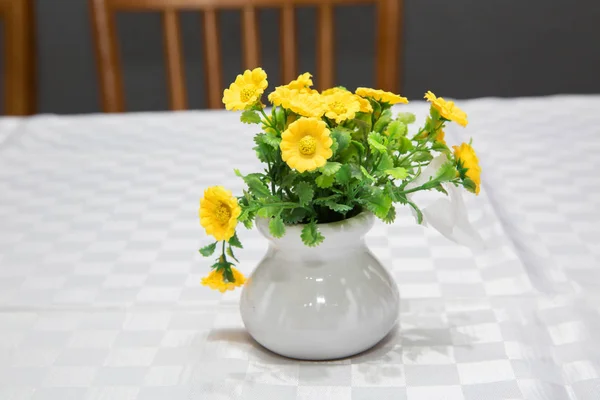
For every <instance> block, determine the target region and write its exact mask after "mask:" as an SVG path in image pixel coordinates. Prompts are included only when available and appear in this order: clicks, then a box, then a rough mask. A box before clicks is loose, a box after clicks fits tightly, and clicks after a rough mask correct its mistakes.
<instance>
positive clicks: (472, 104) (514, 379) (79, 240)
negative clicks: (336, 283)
mask: <svg viewBox="0 0 600 400" xmlns="http://www.w3.org/2000/svg"><path fill="white" fill-rule="evenodd" d="M460 105H461V107H463V108H464V109H465V110H466V111H467V112H468V113H469V119H470V121H471V123H470V125H469V127H468V128H467V129H462V128H460V127H457V128H452V129H449V130H448V132H447V136H448V141H449V142H451V143H456V144H458V143H459V142H461V141H468V139H469V137H473V139H474V146H475V148H476V149H477V150H478V153H479V155H480V159H481V164H482V167H483V171H484V172H483V182H484V184H483V189H482V192H481V195H480V196H479V197H474V196H467V197H468V205H469V208H470V215H471V219H472V221H473V222H474V224H475V226H476V227H477V229H478V230H479V231H480V232H481V234H482V236H483V237H484V239H485V240H486V242H487V245H488V249H487V250H486V251H482V252H476V253H474V252H473V251H471V250H469V249H466V248H462V247H460V246H458V245H456V244H454V243H451V242H449V241H448V240H446V239H444V238H443V237H441V236H440V235H439V234H438V233H437V232H435V231H432V230H429V229H425V228H423V227H421V226H417V225H416V224H415V222H414V220H413V219H412V217H411V215H410V213H409V212H408V211H406V210H404V211H403V212H402V213H400V218H399V220H398V221H397V222H396V224H395V225H392V226H386V225H383V224H378V225H377V226H376V227H375V228H374V229H373V231H372V233H371V234H370V236H369V238H368V241H369V244H370V246H371V247H372V249H373V251H374V252H375V253H376V255H377V256H379V257H380V259H381V260H382V261H383V262H384V263H385V264H387V266H388V267H389V268H390V270H391V271H393V274H394V276H395V278H396V279H397V282H398V285H399V289H400V293H401V298H402V307H401V309H402V310H401V325H400V326H399V328H398V329H397V330H396V331H395V332H394V333H393V334H391V335H390V336H389V337H388V338H387V339H386V340H385V341H384V342H383V343H381V344H380V345H379V346H377V347H376V348H375V349H373V350H371V351H369V352H366V353H364V354H362V355H359V356H356V357H353V358H351V359H345V360H339V361H334V362H326V363H310V362H298V361H293V360H288V359H283V358H280V357H278V356H276V355H274V354H271V353H269V352H268V351H266V350H264V349H262V348H260V347H259V346H258V345H257V344H255V343H254V342H253V341H252V340H251V339H250V338H249V337H248V335H247V334H246V333H245V331H244V330H243V326H242V323H241V319H240V317H239V312H238V299H239V291H238V292H228V293H226V294H224V295H222V294H220V293H218V292H213V291H210V290H209V289H207V288H205V287H203V286H200V285H199V281H200V278H201V277H202V276H203V275H205V274H206V273H207V271H208V265H209V264H208V262H207V261H206V260H205V259H203V258H202V257H200V255H198V253H197V249H198V248H199V247H200V246H201V245H203V244H206V243H208V239H207V238H206V237H205V236H204V232H203V229H202V228H201V227H200V225H199V223H198V218H197V207H198V200H199V198H200V196H201V194H202V192H203V190H204V188H206V187H207V186H209V185H214V184H222V185H225V186H227V187H229V188H231V189H233V190H234V191H239V190H240V189H241V188H242V184H241V182H240V181H239V180H238V179H237V178H236V177H235V176H234V174H233V171H232V169H233V168H234V167H237V168H240V169H241V170H242V171H243V172H249V171H252V170H254V169H255V168H257V167H258V162H257V161H256V160H255V158H254V154H253V151H252V150H251V146H252V133H254V131H255V129H256V127H255V126H248V125H242V124H240V123H239V122H238V119H237V118H238V116H237V115H236V114H234V113H225V112H212V111H210V112H184V113H158V114H129V115H106V116H105V115H92V116H64V117H59V116H38V117H33V118H29V119H0V399H2V400H17V399H18V400H23V399H35V400H41V399H52V400H69V399H74V400H100V399H102V400H133V399H138V400H149V399H161V400H164V399H170V400H179V399H202V400H204V399H207V400H216V399H244V400H245V399H252V400H263V399H265V400H266V399H277V400H295V399H298V400H304V399H315V400H324V399H332V400H371V399H373V400H401V399H408V400H413V399H423V400H435V399H444V400H454V399H467V400H493V399H536V400H542V399H544V400H546V399H557V400H564V399H571V400H575V399H577V400H584V399H585V400H588V399H589V400H597V399H599V398H600V315H599V310H600V224H599V223H600V173H599V171H600V155H599V154H600V96H589V97H583V96H558V97H548V98H531V99H508V100H500V99H481V100H471V101H461V102H460ZM403 108H404V110H409V111H413V112H416V113H417V114H418V115H419V116H420V117H421V118H422V117H423V116H424V115H425V113H426V106H425V104H424V103H422V102H415V103H411V104H410V105H408V106H404V107H403ZM241 236H242V240H243V242H244V244H245V247H246V248H245V250H243V251H241V252H239V253H240V256H241V261H242V264H241V269H242V271H243V272H245V273H249V272H250V271H251V270H252V268H253V267H254V265H255V264H256V262H257V261H258V259H259V258H260V257H261V256H262V254H263V252H264V251H265V249H266V242H265V240H264V239H262V238H260V237H259V236H258V234H257V233H256V232H254V231H251V232H246V231H243V232H242V235H241Z"/></svg>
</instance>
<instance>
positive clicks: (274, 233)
mask: <svg viewBox="0 0 600 400" xmlns="http://www.w3.org/2000/svg"><path fill="white" fill-rule="evenodd" d="M312 84H313V83H312V80H311V75H310V74H309V73H305V74H302V75H300V76H299V77H298V78H297V79H296V80H294V81H292V82H290V83H289V84H288V85H285V86H279V87H276V88H275V89H274V90H273V91H272V92H271V93H270V94H269V95H268V101H269V103H271V105H272V108H270V110H268V111H266V110H265V103H263V100H264V99H263V94H264V92H265V90H266V89H267V75H266V73H265V72H264V71H263V70H262V69H261V68H256V69H254V70H247V71H245V72H244V73H243V74H242V75H238V76H237V78H236V80H235V82H233V83H232V84H231V85H230V86H229V88H228V89H225V91H224V93H223V102H224V103H225V106H226V108H227V109H228V110H237V111H242V113H241V117H240V119H241V121H242V122H243V123H246V124H256V125H258V127H259V128H260V133H257V134H256V135H255V136H254V142H255V144H256V146H255V147H254V151H255V152H256V156H257V157H258V159H259V160H260V161H261V162H262V163H263V164H264V166H265V168H264V170H262V171H255V172H247V171H243V172H241V171H238V170H235V173H236V174H237V175H238V176H239V177H240V178H241V179H243V180H244V182H245V185H246V190H244V191H243V193H241V194H240V195H239V196H233V195H232V194H231V192H230V191H228V190H226V189H225V188H223V187H221V186H215V187H210V188H208V189H206V191H205V192H204V197H203V198H202V199H201V201H200V209H199V216H200V222H201V224H202V226H203V227H204V228H205V230H206V233H207V234H208V235H211V236H213V237H214V239H215V242H214V243H212V244H209V245H208V246H206V247H203V248H202V249H200V253H201V254H202V255H203V256H206V257H209V256H212V255H213V254H214V253H215V251H217V250H218V257H217V258H216V262H215V263H214V264H213V265H212V271H211V272H210V274H209V275H208V276H207V277H205V278H203V279H202V284H204V285H206V286H209V287H210V288H212V289H217V290H220V291H222V292H223V291H226V290H232V289H234V288H235V287H238V286H241V285H243V284H244V283H245V282H246V279H245V277H244V276H243V275H242V274H241V273H240V272H239V271H238V270H237V269H236V268H235V267H234V262H235V261H237V259H236V257H235V255H234V248H242V244H241V243H240V240H239V239H238V236H237V235H236V229H237V226H238V223H242V224H243V225H244V226H245V227H246V228H247V229H251V228H252V226H253V223H254V222H256V224H257V225H258V228H259V230H260V231H261V232H262V233H263V234H264V235H265V236H266V237H267V238H268V239H269V240H271V242H272V244H273V248H274V249H275V250H277V249H282V248H283V249H284V250H285V249H286V246H288V248H287V250H286V251H284V252H283V253H286V254H287V256H285V255H281V257H282V258H280V259H278V261H277V263H276V264H278V265H284V267H280V268H281V270H280V271H279V274H280V275H277V274H278V273H273V274H271V275H269V274H266V275H265V274H263V275H264V276H263V277H262V278H260V279H263V280H264V279H267V280H269V279H270V280H271V284H272V285H276V287H278V288H279V287H282V286H285V285H284V284H283V283H282V282H284V281H285V280H286V279H288V278H289V277H291V276H293V275H294V274H296V273H297V272H298V270H301V269H302V268H303V267H304V266H305V265H306V264H307V263H308V264H313V266H314V265H320V266H323V265H326V264H328V263H329V264H331V263H333V264H336V263H337V264H340V263H344V264H347V263H352V262H354V260H356V259H360V255H358V256H357V255H355V256H354V259H353V260H345V261H344V260H342V258H343V257H344V254H348V253H352V251H350V250H351V249H350V250H349V249H348V247H347V246H346V247H345V244H344V243H341V242H340V241H339V240H337V239H336V238H334V237H332V238H330V237H329V235H334V236H335V235H338V234H339V233H340V232H342V233H344V232H345V234H346V236H345V239H344V242H345V243H349V242H351V241H352V238H351V237H349V236H348V235H347V234H348V232H350V233H351V232H352V229H353V228H352V226H355V227H356V226H357V224H354V225H352V224H351V221H353V220H357V221H363V222H364V224H367V225H368V224H369V220H372V218H373V216H374V217H376V218H379V219H380V220H382V221H383V222H385V223H386V224H391V223H393V222H394V220H395V218H396V208H395V205H396V204H400V205H405V206H407V207H410V208H411V209H412V210H413V213H414V214H415V216H416V219H417V222H418V223H422V222H423V219H424V217H423V212H422V210H421V209H420V207H419V206H418V205H417V204H416V203H415V201H413V197H412V195H413V194H415V193H416V192H420V191H438V192H440V193H441V194H444V195H448V193H449V191H456V190H457V189H460V188H464V189H466V190H467V191H469V192H472V193H475V194H478V193H479V187H480V171H481V170H480V167H479V165H478V160H477V157H476V155H475V152H474V150H473V148H472V147H471V145H470V143H462V144H461V145H460V146H454V147H453V150H452V149H450V147H449V146H448V145H447V143H446V142H445V138H444V128H445V126H446V125H447V124H448V123H450V122H455V123H458V124H459V125H461V126H466V125H467V115H466V114H465V113H464V112H463V111H462V110H461V109H460V108H458V107H457V106H456V105H455V104H454V103H453V102H452V101H446V100H444V99H443V98H441V97H436V96H435V95H434V94H433V93H432V92H427V93H426V94H425V98H426V99H427V100H428V101H429V102H430V103H431V107H430V112H429V115H428V117H427V119H426V120H425V123H424V124H423V126H422V127H421V128H420V129H418V130H417V131H416V132H414V133H413V134H409V126H410V125H411V124H413V123H414V122H415V115H413V114H411V113H407V112H400V113H398V114H396V115H394V114H393V113H392V106H393V105H394V104H406V103H408V100H407V99H406V98H404V97H401V96H399V95H397V94H394V93H390V92H386V91H382V90H376V89H369V88H363V87H361V88H358V89H356V91H355V92H354V93H353V92H351V91H349V90H347V89H346V88H343V87H335V88H332V89H328V90H325V91H323V92H318V91H316V90H314V89H312V88H311V86H312ZM346 222H348V223H347V224H345V223H346ZM359 225H360V223H359ZM366 230H368V229H366ZM366 230H362V231H360V230H359V231H357V232H355V233H356V235H357V240H362V236H364V234H365V233H366ZM290 235H292V236H291V237H290ZM284 239H285V240H287V242H286V241H285V240H284ZM330 240H331V242H330V243H329V247H328V241H330ZM286 243H287V244H286ZM336 243H337V244H338V246H337V247H335V245H336ZM332 246H333V247H332ZM300 247H305V248H306V249H307V250H306V252H310V251H312V253H306V252H304V250H302V249H300ZM321 247H322V248H324V249H326V250H323V251H327V252H328V253H329V254H331V253H332V252H334V253H335V252H337V253H339V254H340V255H339V257H341V258H338V259H337V260H335V261H323V259H322V258H320V256H319V255H318V254H319V251H318V250H316V249H319V248H321ZM353 248H363V246H362V245H360V244H358V242H357V244H356V246H354V247H353ZM308 249H310V250H308ZM275 252H276V251H275ZM271 253H272V252H271ZM367 253H369V252H368V250H367V249H366V248H364V249H363V250H361V254H363V255H364V254H367ZM290 254H295V258H294V259H292V258H290ZM306 254H313V256H310V255H306ZM369 254H370V253H369ZM271 256H272V255H271ZM268 257H269V256H267V258H268ZM286 257H288V258H286ZM328 257H330V256H328ZM369 257H371V256H369ZM275 258H277V256H275ZM298 259H299V260H303V261H301V262H300V261H298ZM328 260H329V258H328ZM297 261H298V262H300V264H297V265H296V264H294V263H296V262H297ZM363 261H364V262H363V265H362V266H358V267H357V271H358V270H361V271H362V272H360V273H361V274H363V275H364V274H365V263H366V264H368V265H370V266H372V265H374V264H377V262H376V261H373V259H372V258H369V259H368V260H363ZM264 263H265V262H264V261H263V264H264ZM292 264H294V265H296V267H294V268H295V269H294V270H290V271H289V274H288V275H285V276H284V275H281V273H282V270H283V269H285V268H287V267H289V266H290V265H292ZM367 267H368V266H367ZM260 268H261V265H259V268H257V270H256V271H255V273H257V274H258V275H257V276H256V280H258V279H259V275H260V273H259V271H258V270H259V269H260ZM367 269H368V268H367ZM312 271H313V272H310V273H308V275H310V276H316V275H315V272H314V270H312ZM367 272H368V271H367ZM380 272H381V273H379V272H378V275H381V276H383V275H385V274H387V273H386V272H385V271H384V269H382V270H381V271H380ZM340 273H341V274H342V275H343V274H346V273H348V274H350V272H340V271H338V272H331V274H340ZM331 274H330V273H329V272H328V273H323V274H322V275H323V276H326V277H327V276H330V275H331ZM304 275H305V276H304V278H306V276H308V275H306V274H304ZM317 275H318V274H317ZM274 276H276V277H275V278H274ZM252 279H254V276H253V278H252ZM290 279H291V278H290ZM391 282H393V281H391ZM388 283H389V282H388ZM388 283H386V284H385V285H384V287H385V288H386V289H385V290H383V289H381V290H383V291H384V292H385V291H386V290H388V289H387V288H388V286H389V284H388ZM277 285H279V286H277ZM386 285H387V286H386ZM300 286H301V285H300V284H298V283H297V282H296V283H294V282H291V286H290V287H289V288H296V289H297V288H298V287H300ZM392 286H395V285H392ZM271 289H272V288H271ZM271 289H269V287H268V285H267V286H265V287H264V288H262V289H260V290H259V289H256V290H254V291H252V290H250V289H249V288H248V287H246V288H245V291H246V292H248V296H257V295H260V293H258V292H260V291H261V290H271ZM296 289H292V290H296ZM307 290H308V291H309V292H310V291H311V290H313V289H307ZM378 290H379V289H378ZM381 290H380V291H381ZM390 290H391V289H390ZM251 292H253V293H251ZM311 293H312V292H311ZM313 295H314V293H312V294H309V295H307V298H309V297H311V296H313ZM243 296H245V295H244V294H243ZM248 296H245V297H248ZM321 297H323V296H321ZM321 297H319V296H317V297H315V298H314V299H313V300H314V303H315V304H318V303H319V301H321V303H320V304H325V300H322V299H321V300H319V299H320V298H321ZM394 297H396V298H397V292H395V288H394V289H393V291H392V292H390V297H389V298H390V299H391V301H392V302H393V301H394ZM309 300H310V299H309ZM362 300H365V299H362ZM244 301H246V302H249V301H250V302H252V300H249V299H246V300H244V298H243V299H242V302H243V303H244ZM336 301H338V303H336V304H338V306H339V305H340V304H342V303H343V301H344V300H340V299H338V300H336ZM395 301H396V303H397V300H395ZM305 304H313V302H312V300H311V301H308V302H307V303H305ZM252 307H254V309H257V304H254V303H253V304H252V306H251V307H250V308H252ZM348 307H350V306H348ZM259 308H260V307H259ZM305 308H306V307H305ZM340 308H343V307H340ZM321 309H322V308H321ZM395 310H396V314H397V309H395ZM263 311H264V310H263ZM390 311H391V314H390V315H392V314H393V312H394V307H391V308H390ZM271 312H274V311H273V310H271ZM277 313H279V314H280V315H279V317H281V315H283V314H284V313H285V311H284V310H283V309H281V310H278V311H276V312H275V314H277ZM263 314H264V312H263ZM307 318H308V317H307ZM310 318H312V317H310ZM310 318H309V319H310ZM328 318H330V319H335V317H332V316H331V315H329V316H328ZM390 318H392V321H391V322H392V323H393V322H395V319H396V317H390ZM248 319H250V318H248ZM244 322H245V323H246V326H247V327H248V325H249V324H252V322H251V321H248V320H247V318H244ZM278 323H279V324H281V320H279V322H278ZM311 323H315V324H319V323H320V324H321V325H322V324H323V320H322V319H319V318H317V319H315V320H311V321H310V322H309V323H308V325H310V324H311ZM262 324H263V325H264V324H265V321H262ZM305 325H306V324H305ZM388 325H389V324H388ZM257 329H258V328H257ZM386 329H388V328H386ZM309 330H310V329H309ZM383 330H385V329H383ZM388 331H389V329H388ZM251 333H252V334H253V336H255V338H257V340H259V342H261V343H263V344H265V342H268V339H264V338H263V340H260V339H259V338H258V337H257V336H260V333H257V334H256V335H255V332H252V331H251ZM288 333H289V332H288ZM288 333H285V334H288ZM305 333H306V332H305ZM321 338H322V336H321ZM319 340H321V339H319ZM370 340H371V342H372V341H373V340H375V338H372V339H370ZM367 341H368V340H367ZM367 341H366V342H365V343H364V346H367V345H368V344H369V343H367ZM370 344H371V345H372V344H373V343H370ZM311 345H312V346H313V347H314V344H311ZM266 346H267V347H269V348H271V349H273V348H275V350H276V351H278V352H280V353H283V354H286V355H289V354H291V355H292V356H299V355H300V356H301V358H305V357H303V355H305V353H302V352H301V353H294V352H291V353H290V352H289V351H288V352H286V351H281V350H280V349H277V346H273V345H270V346H269V345H268V344H267V345H266ZM364 346H363V347H364ZM354 350H357V349H354ZM346 353H347V352H346ZM346 353H344V352H343V351H342V352H340V353H339V354H346ZM339 354H338V353H335V354H332V356H337V355H339ZM309 358H315V357H314V356H310V357H309ZM317 358H318V357H317Z"/></svg>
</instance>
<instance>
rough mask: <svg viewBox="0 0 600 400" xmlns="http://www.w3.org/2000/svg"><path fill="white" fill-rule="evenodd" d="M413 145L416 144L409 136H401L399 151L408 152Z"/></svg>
mask: <svg viewBox="0 0 600 400" xmlns="http://www.w3.org/2000/svg"><path fill="white" fill-rule="evenodd" d="M413 147H414V146H413V144H412V142H411V141H410V140H409V139H408V138H406V137H404V136H403V137H401V138H400V146H399V148H398V152H399V153H400V154H403V153H407V152H408V151H410V150H412V149H413Z"/></svg>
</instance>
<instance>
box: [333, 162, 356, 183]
mask: <svg viewBox="0 0 600 400" xmlns="http://www.w3.org/2000/svg"><path fill="white" fill-rule="evenodd" d="M350 179H352V175H351V170H350V166H349V165H348V164H344V165H342V167H341V168H340V169H339V171H338V172H336V174H335V180H336V181H337V183H339V184H341V185H347V184H348V183H350Z"/></svg>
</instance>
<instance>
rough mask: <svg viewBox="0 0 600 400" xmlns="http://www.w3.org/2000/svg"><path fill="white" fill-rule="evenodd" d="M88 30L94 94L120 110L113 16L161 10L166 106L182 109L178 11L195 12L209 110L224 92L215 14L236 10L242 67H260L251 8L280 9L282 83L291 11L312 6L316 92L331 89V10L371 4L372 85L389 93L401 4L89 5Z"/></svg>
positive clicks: (207, 0) (235, 1)
mask: <svg viewBox="0 0 600 400" xmlns="http://www.w3.org/2000/svg"><path fill="white" fill-rule="evenodd" d="M90 1H91V10H92V20H93V26H94V34H95V42H96V51H97V60H98V71H99V74H100V92H101V96H102V107H103V109H104V111H105V112H122V111H124V109H125V105H124V96H123V83H122V80H123V78H122V74H121V69H120V66H119V52H118V45H117V34H116V28H115V20H114V12H116V11H142V10H144V11H161V12H162V19H163V27H164V35H165V40H164V46H165V53H166V66H167V76H168V81H169V94H170V107H171V109H173V110H181V109H186V108H187V100H186V89H185V83H184V68H183V61H182V46H181V38H180V33H179V30H180V28H179V19H178V14H177V12H178V11H181V10H198V11H201V12H202V16H203V20H204V23H203V30H204V32H203V33H204V44H205V46H204V47H205V64H206V86H207V96H208V106H209V108H221V107H222V104H221V97H222V91H223V89H224V86H223V82H222V76H221V57H220V47H219V33H218V14H217V12H218V10H219V9H231V8H233V9H241V12H242V21H243V32H242V40H243V49H244V55H243V59H244V64H245V67H246V68H254V67H256V66H259V65H260V49H259V43H260V40H259V34H258V26H257V21H256V17H257V8H261V7H276V8H281V20H280V21H281V22H280V30H281V48H282V53H281V54H282V77H283V80H284V81H286V82H288V81H291V80H292V79H295V78H296V76H297V70H296V69H297V68H296V64H297V62H296V60H297V56H296V38H295V29H296V28H295V15H294V7H295V6H299V5H303V6H306V5H314V6H317V7H318V29H319V31H318V43H317V59H318V60H317V75H318V81H319V82H320V85H319V86H320V88H325V87H331V86H333V84H334V60H333V55H334V43H333V42H334V39H333V38H334V18H333V9H334V6H342V5H353V4H354V5H356V4H376V5H377V6H378V11H377V27H378V32H377V55H376V63H377V68H376V85H377V87H378V88H381V89H386V90H390V91H396V90H397V89H398V77H399V74H400V71H399V68H398V54H399V51H400V44H401V40H400V30H399V26H400V13H401V8H402V0H90Z"/></svg>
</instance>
